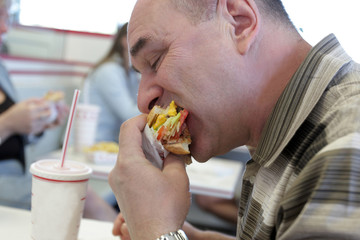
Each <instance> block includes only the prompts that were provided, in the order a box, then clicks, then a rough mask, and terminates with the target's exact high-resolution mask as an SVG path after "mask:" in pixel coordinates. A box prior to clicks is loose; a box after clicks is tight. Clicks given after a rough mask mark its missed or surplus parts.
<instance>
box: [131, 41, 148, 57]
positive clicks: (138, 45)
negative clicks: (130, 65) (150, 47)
mask: <svg viewBox="0 0 360 240" xmlns="http://www.w3.org/2000/svg"><path fill="white" fill-rule="evenodd" d="M149 39H150V38H149V37H141V38H139V39H138V40H137V42H136V43H135V44H134V45H133V46H132V47H131V49H130V54H131V56H133V57H135V56H136V54H138V53H139V51H140V50H141V49H142V48H144V47H145V45H146V43H147V42H148V40H149Z"/></svg>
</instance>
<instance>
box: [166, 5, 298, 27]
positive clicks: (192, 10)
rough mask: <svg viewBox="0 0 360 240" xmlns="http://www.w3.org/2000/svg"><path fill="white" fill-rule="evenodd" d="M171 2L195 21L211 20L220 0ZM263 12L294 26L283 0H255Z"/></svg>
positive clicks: (282, 22) (278, 20) (271, 17)
mask: <svg viewBox="0 0 360 240" xmlns="http://www.w3.org/2000/svg"><path fill="white" fill-rule="evenodd" d="M170 2H171V4H172V5H173V6H174V7H175V9H177V10H178V11H180V12H181V13H183V14H184V15H185V16H187V17H188V19H189V20H190V21H191V22H192V23H194V24H197V23H200V22H205V21H208V20H211V19H212V18H213V17H214V16H215V14H216V8H217V4H218V0H170ZM255 2H256V4H257V6H258V8H259V11H260V13H261V14H263V15H266V16H268V17H269V18H270V19H272V20H275V21H277V22H279V23H281V24H285V25H287V26H290V27H294V26H293V24H292V22H291V20H290V18H289V16H288V14H287V12H286V10H285V8H284V5H283V4H282V1H281V0H255Z"/></svg>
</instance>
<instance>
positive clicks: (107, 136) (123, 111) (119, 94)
mask: <svg viewBox="0 0 360 240" xmlns="http://www.w3.org/2000/svg"><path fill="white" fill-rule="evenodd" d="M127 25H128V24H127V23H125V24H124V25H123V26H122V27H121V28H120V29H118V32H117V34H116V36H115V38H114V40H113V44H112V46H111V48H110V51H109V52H108V53H107V54H106V55H105V57H104V58H103V59H102V60H100V61H99V62H98V63H97V64H96V65H95V67H94V68H93V70H92V71H91V73H90V74H89V76H88V77H87V79H85V81H84V86H83V94H82V97H83V98H82V100H83V102H85V103H89V104H94V105H98V106H99V107H100V109H101V111H100V116H101V117H99V120H98V127H97V134H96V142H100V141H112V142H118V137H119V130H120V126H121V124H122V123H123V122H124V121H126V120H127V119H129V118H131V117H133V116H135V115H137V114H139V113H140V112H139V110H138V107H137V101H136V98H137V91H138V87H139V76H138V73H136V72H135V71H134V70H133V69H132V68H131V67H130V64H129V54H128V47H127V46H128V44H127Z"/></svg>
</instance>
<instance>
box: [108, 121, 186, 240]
mask: <svg viewBox="0 0 360 240" xmlns="http://www.w3.org/2000/svg"><path fill="white" fill-rule="evenodd" d="M145 124H146V115H140V116H137V117H135V118H132V119H130V120H128V121H126V122H125V123H124V124H123V125H122V126H121V129H120V136H119V154H118V160H117V163H116V165H115V167H114V169H113V170H112V171H111V173H110V176H109V183H110V186H111V188H112V189H113V191H114V193H115V196H116V198H117V201H118V204H119V207H120V210H121V212H122V214H123V216H124V218H125V220H126V224H127V227H128V229H129V233H130V236H131V239H133V240H137V239H156V238H158V237H159V236H160V235H162V234H165V233H168V232H171V231H176V230H178V229H179V228H181V227H182V225H183V223H184V221H185V218H186V215H187V213H188V210H189V207H190V193H189V179H188V177H187V174H186V171H185V164H184V161H183V160H182V157H181V156H175V155H173V154H169V156H168V157H167V158H166V159H165V160H164V167H163V169H162V170H159V169H158V168H156V167H154V166H153V165H152V164H151V163H150V162H149V161H148V160H147V159H146V158H145V156H144V153H143V150H142V147H141V146H142V142H141V141H142V136H141V132H142V130H143V129H144V126H145Z"/></svg>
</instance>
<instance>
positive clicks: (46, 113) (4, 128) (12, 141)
mask: <svg viewBox="0 0 360 240" xmlns="http://www.w3.org/2000/svg"><path fill="white" fill-rule="evenodd" d="M10 4H11V1H10V0H9V1H7V0H0V36H2V35H3V34H4V33H6V32H7V30H8V18H9V13H8V10H9V8H10ZM0 39H1V38H0ZM0 41H1V40H0ZM56 106H57V111H58V115H57V118H56V119H55V120H54V121H53V122H51V123H49V122H48V118H49V117H50V116H51V106H50V104H49V102H48V101H47V100H46V99H44V98H32V99H28V100H25V101H20V102H18V98H17V94H16V89H15V88H14V86H13V84H12V82H11V79H10V77H9V74H8V72H7V70H6V68H5V66H4V65H3V63H2V62H0V204H2V205H7V206H12V207H19V208H30V201H31V178H30V176H29V174H28V173H27V172H26V169H25V168H26V159H25V154H24V151H25V145H26V144H28V143H31V142H35V141H36V140H37V139H38V138H39V137H40V136H41V135H42V133H43V132H44V131H46V130H47V129H49V128H53V127H56V126H59V125H62V124H63V123H64V121H65V120H66V116H67V114H68V111H69V108H68V106H67V105H66V104H57V105H56Z"/></svg>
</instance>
